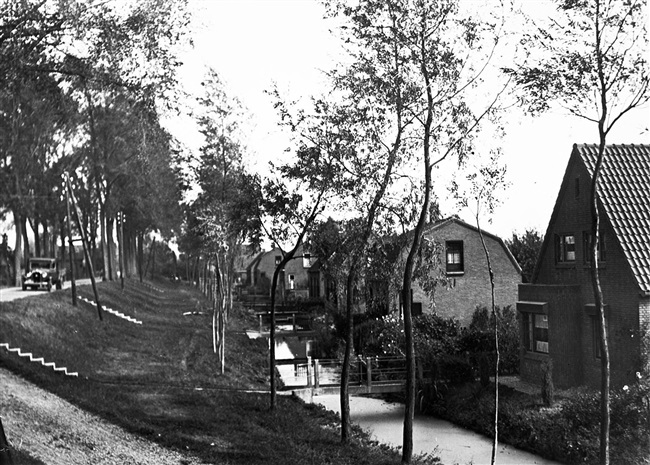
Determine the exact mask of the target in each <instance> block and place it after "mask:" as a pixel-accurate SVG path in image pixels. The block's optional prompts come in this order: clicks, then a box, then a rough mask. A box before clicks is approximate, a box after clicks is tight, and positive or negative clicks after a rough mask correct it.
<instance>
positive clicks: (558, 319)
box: [238, 144, 650, 388]
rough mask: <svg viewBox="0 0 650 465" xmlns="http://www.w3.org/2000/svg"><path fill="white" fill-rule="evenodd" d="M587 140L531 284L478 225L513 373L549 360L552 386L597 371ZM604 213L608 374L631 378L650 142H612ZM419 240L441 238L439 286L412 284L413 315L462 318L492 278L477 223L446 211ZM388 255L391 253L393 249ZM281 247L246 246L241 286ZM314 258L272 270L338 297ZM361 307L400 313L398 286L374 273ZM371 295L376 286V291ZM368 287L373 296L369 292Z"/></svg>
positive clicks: (591, 153)
mask: <svg viewBox="0 0 650 465" xmlns="http://www.w3.org/2000/svg"><path fill="white" fill-rule="evenodd" d="M597 151H598V147H597V146H595V145H589V144H584V145H574V147H573V150H572V152H571V155H570V157H569V163H568V166H567V168H566V171H565V175H564V179H563V181H562V185H561V187H560V191H559V193H558V197H557V200H556V203H555V207H554V210H553V213H552V215H551V218H550V221H549V223H548V228H547V230H546V234H545V237H544V243H543V245H542V249H541V253H540V255H539V257H538V260H537V264H536V268H535V272H534V274H533V277H532V282H531V283H522V279H521V268H520V267H519V265H518V263H517V261H516V260H515V258H514V257H513V255H512V253H511V252H510V251H509V250H508V248H507V247H506V245H505V244H504V242H503V240H502V239H501V238H499V237H497V236H496V235H494V234H491V233H489V232H483V234H484V239H485V243H486V246H487V248H488V251H489V254H490V259H491V263H492V267H493V270H494V274H495V278H496V282H495V291H496V299H497V301H496V304H497V305H499V306H501V307H505V306H507V305H510V306H513V307H514V306H516V308H517V310H518V315H519V321H520V334H521V341H522V349H521V357H520V360H521V366H520V371H521V377H522V378H523V379H525V380H528V381H532V382H536V383H537V382H539V381H540V380H541V377H542V370H543V366H544V364H545V362H547V361H552V362H553V366H554V371H553V376H554V381H555V383H556V385H557V386H558V387H561V388H564V387H571V386H579V385H590V386H593V387H597V386H598V385H599V382H600V356H601V355H600V346H599V343H598V340H599V333H598V321H597V315H596V308H595V304H594V301H595V299H594V293H593V290H592V284H591V263H590V259H589V254H588V253H587V251H588V248H589V244H590V241H591V234H590V229H591V211H590V185H591V181H592V175H593V171H594V166H595V161H596V157H597V153H598V152H597ZM599 195H600V201H599V205H598V208H599V211H600V213H601V226H600V241H599V245H598V247H599V270H600V275H601V280H602V290H603V296H604V302H605V313H606V318H607V324H608V331H609V335H610V339H609V340H610V352H611V372H612V382H613V384H614V385H623V384H628V383H630V382H632V381H633V380H634V378H635V376H636V372H637V371H639V370H640V369H641V367H642V365H643V364H644V363H647V360H644V358H643V357H644V355H643V354H644V348H645V350H646V352H645V353H646V354H647V349H648V344H649V343H650V145H610V146H608V147H607V148H606V157H605V163H604V164H603V167H602V174H601V178H600V181H599ZM424 237H425V238H426V240H427V241H432V242H435V243H436V244H438V245H439V253H440V256H439V257H438V259H439V260H438V262H439V264H440V268H441V270H440V271H441V275H442V276H443V278H444V282H445V285H440V286H437V287H436V288H435V294H434V296H433V297H434V298H433V299H432V298H431V293H430V292H429V293H425V292H424V291H423V289H422V288H421V287H420V285H419V284H418V282H414V283H413V292H412V297H411V298H412V308H413V310H414V314H418V313H421V312H435V313H437V314H439V315H440V316H442V317H445V318H449V317H453V318H456V319H457V320H459V322H460V323H461V324H464V325H467V324H468V323H469V322H470V319H471V315H472V313H473V311H474V309H475V308H476V307H477V306H481V305H485V306H487V305H489V303H490V283H489V279H488V273H487V261H486V257H485V253H484V250H483V246H482V244H481V239H480V236H479V231H478V230H477V228H476V227H475V226H473V225H471V224H468V223H466V222H464V221H462V220H460V219H458V218H455V217H452V218H447V219H443V220H439V221H436V222H433V223H430V224H429V225H427V227H426V229H425V231H424ZM398 255H399V254H397V255H396V256H395V259H396V260H395V262H396V263H397V257H398ZM281 257H282V255H281V251H280V250H279V249H274V250H271V251H269V252H260V253H256V254H250V255H249V256H247V257H242V258H241V259H240V262H239V263H238V282H239V284H240V292H241V293H244V294H246V293H248V294H253V295H259V294H262V295H264V294H266V295H268V293H269V290H270V283H271V278H272V276H273V272H274V270H275V268H276V264H277V263H279V262H280V260H281ZM321 265H322V263H321V262H320V260H319V259H318V257H312V256H311V255H310V254H309V252H308V251H306V250H303V248H300V249H299V250H298V251H297V253H296V256H295V258H294V259H293V260H291V261H290V262H289V263H288V264H287V266H286V267H285V269H284V270H283V271H282V274H281V276H280V283H279V287H280V289H281V292H282V297H283V298H285V299H287V298H289V299H324V300H328V301H330V302H332V301H334V302H335V303H336V301H337V300H340V299H338V298H337V296H339V295H340V291H339V290H338V289H337V286H336V283H335V282H332V280H331V279H330V278H328V277H327V276H326V275H325V273H323V272H322V266H321ZM368 282H369V285H368V286H367V289H366V290H365V294H366V295H365V297H366V299H365V301H368V300H372V301H374V302H375V303H376V302H377V300H379V302H380V303H381V304H380V305H376V304H375V305H372V306H370V305H365V304H364V299H360V300H361V305H360V307H361V308H362V309H365V311H368V312H373V313H376V314H377V315H378V316H379V315H381V314H385V313H392V312H400V307H401V301H400V293H399V292H398V291H393V292H391V291H390V290H389V289H390V288H389V287H388V286H386V285H385V283H382V282H379V283H377V282H374V283H373V282H372V280H368ZM377 296H380V298H379V299H377ZM369 297H372V299H369Z"/></svg>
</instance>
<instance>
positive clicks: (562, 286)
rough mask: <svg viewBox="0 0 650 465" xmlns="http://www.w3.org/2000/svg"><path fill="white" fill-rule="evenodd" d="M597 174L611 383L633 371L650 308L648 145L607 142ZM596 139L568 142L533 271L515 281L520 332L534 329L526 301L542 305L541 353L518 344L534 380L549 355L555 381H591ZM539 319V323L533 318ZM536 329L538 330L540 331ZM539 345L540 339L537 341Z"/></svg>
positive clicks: (595, 364) (594, 372) (595, 375)
mask: <svg viewBox="0 0 650 465" xmlns="http://www.w3.org/2000/svg"><path fill="white" fill-rule="evenodd" d="M606 150H607V152H606V157H605V162H604V164H603V171H602V177H601V178H600V179H599V193H600V199H599V203H598V208H599V212H600V214H601V215H600V218H601V226H600V233H601V243H600V245H599V253H600V256H601V258H600V260H599V272H600V276H601V287H602V290H603V296H604V301H605V305H606V308H605V314H606V318H607V321H608V328H609V335H610V350H611V353H610V355H611V367H612V368H611V370H612V380H613V383H614V385H620V384H624V383H626V382H629V381H630V380H632V379H633V378H634V373H635V370H637V369H638V367H637V366H636V362H637V360H638V359H639V349H640V348H639V345H638V340H639V332H640V331H644V322H645V323H647V322H650V315H649V314H648V313H649V312H647V310H646V311H645V313H644V308H645V307H647V305H646V304H644V302H646V301H647V300H648V298H647V295H648V294H647V292H648V290H647V283H648V281H649V280H648V275H649V274H650V259H649V258H648V255H650V247H649V246H648V244H649V243H650V214H648V209H649V208H650V203H649V202H647V200H644V199H648V196H649V191H650V187H649V186H650V146H636V145H613V146H608V147H607V149H606ZM596 154H597V146H595V145H574V147H573V150H572V152H571V156H570V158H569V162H568V164H567V168H566V171H565V174H564V178H563V181H562V184H561V187H560V190H559V193H558V197H557V200H556V203H555V207H554V209H553V213H552V215H551V218H550V221H549V223H548V227H547V230H546V235H545V238H544V242H543V245H542V249H541V251H540V255H539V257H538V260H537V264H536V268H535V272H534V275H533V284H530V285H528V284H525V285H520V286H519V302H518V304H517V308H518V309H519V311H520V312H521V316H522V322H523V323H522V327H521V331H522V340H523V341H526V340H533V339H534V338H535V337H537V336H536V334H537V333H538V332H539V334H542V335H543V330H541V329H540V330H539V331H538V327H537V326H536V325H537V320H536V319H535V320H534V319H533V317H531V312H530V311H529V308H530V307H531V302H534V303H535V304H537V305H540V304H545V305H546V308H547V309H548V311H547V314H548V319H547V322H544V324H547V325H548V326H547V329H546V332H547V333H548V336H547V339H546V340H547V341H548V351H547V353H542V354H540V353H538V352H539V351H536V350H535V346H534V345H530V347H528V348H527V347H524V348H523V349H522V359H521V360H522V364H521V373H522V376H524V377H526V378H527V379H529V380H530V381H533V382H539V379H540V378H539V373H540V371H539V370H540V367H541V364H542V363H543V362H544V361H545V360H547V359H552V360H553V362H554V367H555V372H554V380H555V381H556V383H557V384H558V385H559V386H563V387H564V386H572V385H580V384H588V385H592V386H598V383H599V379H600V359H599V357H600V355H599V354H600V352H599V337H598V333H597V330H598V325H597V319H596V315H595V311H594V309H595V307H594V294H593V288H592V284H591V263H590V262H591V260H590V254H589V242H590V236H591V222H592V220H591V209H590V205H591V202H590V200H591V197H590V196H591V192H590V188H591V180H592V173H593V164H594V161H595V157H596ZM540 324H541V323H540ZM540 337H543V336H540ZM541 346H543V344H542V345H540V347H541Z"/></svg>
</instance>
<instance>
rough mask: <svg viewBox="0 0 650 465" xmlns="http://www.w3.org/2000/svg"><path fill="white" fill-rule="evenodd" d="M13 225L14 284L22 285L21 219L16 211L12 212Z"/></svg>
mask: <svg viewBox="0 0 650 465" xmlns="http://www.w3.org/2000/svg"><path fill="white" fill-rule="evenodd" d="M13 214H14V225H15V227H16V242H15V244H14V284H15V285H16V286H20V285H22V277H21V275H22V272H23V265H22V261H21V258H22V253H21V252H22V251H23V219H22V217H21V216H20V213H19V212H18V211H17V210H13Z"/></svg>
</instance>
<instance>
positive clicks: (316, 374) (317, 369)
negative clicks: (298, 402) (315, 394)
mask: <svg viewBox="0 0 650 465" xmlns="http://www.w3.org/2000/svg"><path fill="white" fill-rule="evenodd" d="M319 373H320V365H319V363H318V359H317V358H316V359H314V389H318V388H319V387H320V379H319Z"/></svg>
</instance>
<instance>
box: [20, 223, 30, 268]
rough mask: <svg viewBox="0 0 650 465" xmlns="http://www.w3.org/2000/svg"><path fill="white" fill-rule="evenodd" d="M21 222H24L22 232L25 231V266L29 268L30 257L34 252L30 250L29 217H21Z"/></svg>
mask: <svg viewBox="0 0 650 465" xmlns="http://www.w3.org/2000/svg"><path fill="white" fill-rule="evenodd" d="M21 222H22V225H21V226H22V233H23V266H24V267H25V268H27V264H28V263H29V258H30V257H31V256H32V254H31V253H30V251H29V236H28V234H27V218H26V217H24V216H23V217H21Z"/></svg>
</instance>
